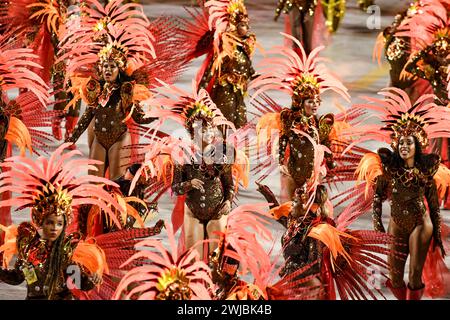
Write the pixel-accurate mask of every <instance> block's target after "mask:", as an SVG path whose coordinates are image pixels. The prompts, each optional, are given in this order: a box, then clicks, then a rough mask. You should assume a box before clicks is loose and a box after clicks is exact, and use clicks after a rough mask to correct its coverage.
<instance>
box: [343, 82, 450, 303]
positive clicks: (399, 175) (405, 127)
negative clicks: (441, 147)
mask: <svg viewBox="0 0 450 320" xmlns="http://www.w3.org/2000/svg"><path fill="white" fill-rule="evenodd" d="M380 94H382V95H383V96H384V100H383V99H378V98H366V99H367V100H368V101H370V102H372V103H371V104H362V105H355V106H353V107H352V108H357V109H363V110H373V111H375V112H376V113H377V115H376V117H378V118H379V119H380V120H381V121H382V124H364V123H360V125H358V126H355V127H353V128H352V129H351V131H349V132H348V134H349V135H352V136H353V137H355V139H356V142H355V143H358V142H362V141H367V140H371V139H373V140H378V141H381V142H384V143H390V144H391V147H392V150H389V149H387V148H381V149H379V150H378V152H377V153H376V154H375V153H369V154H366V155H365V156H364V157H363V159H362V160H361V163H360V165H359V168H358V174H359V178H360V179H364V180H365V181H366V183H365V184H361V185H359V186H357V187H355V189H359V192H355V193H354V195H355V196H358V197H357V198H356V200H355V201H354V202H353V203H352V204H351V205H350V206H349V207H350V208H352V207H353V208H355V207H367V206H365V205H363V203H364V202H369V203H370V202H371V201H372V206H373V224H374V229H375V230H377V231H381V232H385V228H384V226H383V223H382V219H381V215H382V203H383V202H384V201H385V200H387V199H390V204H391V219H390V222H389V227H388V233H389V234H391V235H393V236H394V237H395V241H396V242H395V244H394V246H393V249H394V250H395V251H397V252H402V253H404V254H405V255H409V257H410V265H409V283H408V285H405V282H404V281H403V277H404V269H405V263H406V259H404V258H402V259H398V258H397V257H395V256H390V257H389V264H390V268H391V271H390V279H389V281H388V282H387V286H388V287H389V288H390V289H391V290H392V292H393V293H394V295H395V296H396V297H397V298H398V299H408V300H416V299H420V298H421V297H422V295H423V293H424V290H426V292H427V293H428V295H431V296H443V295H445V289H446V288H445V287H446V284H445V280H443V279H442V277H443V276H444V275H443V273H444V274H445V273H448V270H447V268H446V267H445V264H444V262H443V259H442V257H443V256H444V255H445V251H444V246H443V239H442V236H441V229H442V226H441V224H442V222H441V216H440V214H439V202H440V199H442V197H443V196H444V195H445V192H446V189H447V188H448V185H449V182H450V178H449V177H450V176H449V171H448V169H447V168H446V167H445V166H443V165H442V164H440V163H441V161H440V157H439V156H438V155H437V154H433V153H431V154H425V153H423V150H425V148H426V147H427V145H428V142H429V140H430V139H433V138H439V137H449V136H450V131H449V130H448V128H449V123H450V122H449V121H450V112H449V110H448V109H447V108H445V107H442V106H437V105H435V104H434V103H432V102H430V100H432V99H433V95H424V96H422V97H421V98H419V99H418V100H417V101H416V103H415V104H412V103H411V101H410V99H409V97H408V95H407V94H406V93H405V92H404V91H402V90H400V89H396V88H386V89H384V90H383V91H381V92H380ZM370 195H373V198H371V197H370ZM425 199H426V201H427V206H426V205H425V201H424V200H425ZM427 208H428V210H427ZM363 211H364V210H362V211H361V212H363ZM427 254H428V256H427ZM425 269H426V270H428V271H427V273H424V270H425ZM423 280H425V284H424V283H423V282H422V281H423ZM443 281H444V282H443ZM425 285H428V287H426V286H425Z"/></svg>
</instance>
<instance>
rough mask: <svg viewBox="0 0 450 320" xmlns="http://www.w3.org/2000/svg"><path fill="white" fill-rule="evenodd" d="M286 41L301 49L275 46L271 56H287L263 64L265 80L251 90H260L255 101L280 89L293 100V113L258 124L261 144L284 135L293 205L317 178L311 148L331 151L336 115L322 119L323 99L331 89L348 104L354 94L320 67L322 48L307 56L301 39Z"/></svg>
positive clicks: (284, 168) (282, 152)
mask: <svg viewBox="0 0 450 320" xmlns="http://www.w3.org/2000/svg"><path fill="white" fill-rule="evenodd" d="M285 36H286V37H288V38H289V39H291V40H292V41H294V42H296V43H297V45H298V47H299V50H293V49H291V48H288V47H275V48H274V50H273V51H272V53H274V54H281V55H282V57H281V58H278V57H273V58H272V57H270V58H266V59H264V60H263V61H262V62H261V64H262V65H264V66H266V67H265V68H264V69H262V71H261V76H259V77H258V78H257V79H255V80H254V81H253V82H252V83H251V84H250V88H252V89H255V90H256V92H255V93H254V95H253V97H255V96H257V95H259V94H261V93H263V92H264V91H267V90H281V91H283V92H286V93H288V94H289V95H290V96H291V99H292V105H291V107H290V108H283V109H282V110H274V112H270V113H266V114H265V115H264V116H263V117H261V119H259V121H258V124H257V132H258V137H259V140H260V142H259V143H262V142H264V140H267V139H266V138H265V137H264V134H266V135H267V136H270V135H271V134H272V135H273V132H279V140H278V143H279V146H278V150H279V158H278V163H279V165H280V171H281V173H282V175H283V176H284V180H285V181H284V182H282V183H284V188H285V189H286V192H287V197H288V198H289V199H288V200H291V199H292V198H293V196H294V192H295V189H297V188H301V187H303V186H304V185H305V184H309V180H310V178H311V176H312V175H313V172H314V166H315V160H314V148H313V144H312V143H313V142H315V143H320V144H322V145H325V146H327V147H330V133H331V132H332V129H333V125H334V116H333V114H326V115H323V116H320V117H318V115H317V111H318V108H319V106H320V104H321V97H320V95H321V94H322V93H323V92H325V91H327V90H333V91H335V92H336V93H338V94H339V95H341V96H342V97H344V98H345V99H347V100H348V97H349V95H348V93H347V89H346V88H345V87H344V85H343V84H342V83H341V82H340V81H339V80H337V79H336V78H334V77H333V76H332V75H331V74H329V72H328V70H327V69H326V67H325V66H324V65H323V64H320V63H319V62H320V61H321V58H318V57H317V55H318V54H319V52H320V51H321V50H322V49H323V47H319V48H316V49H315V50H314V51H313V52H312V53H311V54H310V55H309V56H307V55H306V53H305V51H304V50H303V48H302V46H301V44H300V42H299V41H298V40H296V39H295V38H293V37H292V36H289V35H285ZM275 130H276V131H275ZM302 132H303V133H307V134H308V135H310V136H311V137H312V138H313V140H311V139H309V138H308V137H307V136H305V135H304V134H302ZM272 150H274V149H272ZM326 163H327V165H328V167H329V168H332V167H334V162H333V159H332V154H331V153H330V152H327V153H326ZM320 165H321V164H320ZM315 171H318V170H315ZM308 188H309V186H308Z"/></svg>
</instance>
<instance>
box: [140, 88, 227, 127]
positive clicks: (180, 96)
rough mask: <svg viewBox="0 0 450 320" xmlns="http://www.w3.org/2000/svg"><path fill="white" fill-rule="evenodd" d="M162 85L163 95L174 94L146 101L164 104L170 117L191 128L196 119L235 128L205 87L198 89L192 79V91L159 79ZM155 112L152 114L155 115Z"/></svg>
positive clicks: (156, 104) (157, 104) (153, 103)
mask: <svg viewBox="0 0 450 320" xmlns="http://www.w3.org/2000/svg"><path fill="white" fill-rule="evenodd" d="M159 82H160V83H161V84H162V85H163V86H162V87H161V93H163V94H164V95H166V94H167V95H172V96H174V95H175V98H173V99H172V98H170V97H167V96H166V97H164V98H160V97H155V98H153V99H151V100H149V101H148V103H149V104H150V105H152V106H161V105H162V106H165V107H166V108H168V109H169V110H170V112H171V117H172V118H173V119H174V120H175V121H177V122H179V123H180V124H182V125H184V126H186V129H188V130H191V129H192V128H193V126H195V124H196V122H197V121H202V122H203V121H205V122H207V123H210V124H212V125H213V126H222V125H224V126H228V127H230V128H231V129H232V130H235V127H234V124H233V123H232V122H230V121H228V120H227V119H226V118H225V116H224V115H223V114H222V112H221V111H220V109H219V108H218V107H217V106H216V104H215V103H214V102H213V101H212V100H211V97H210V96H209V94H208V92H207V91H206V90H205V89H200V90H198V87H197V83H196V81H195V80H192V93H188V92H186V91H184V90H181V89H179V88H177V87H175V86H173V85H169V84H167V83H164V82H162V81H159ZM156 115H157V114H152V116H156Z"/></svg>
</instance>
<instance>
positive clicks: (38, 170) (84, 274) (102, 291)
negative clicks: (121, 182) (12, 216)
mask: <svg viewBox="0 0 450 320" xmlns="http://www.w3.org/2000/svg"><path fill="white" fill-rule="evenodd" d="M68 146H69V144H64V145H62V146H61V147H59V148H58V149H57V150H56V151H55V152H54V153H53V154H52V155H51V157H50V158H49V159H45V158H42V157H40V158H39V159H38V162H37V163H35V162H34V161H32V160H30V159H28V158H25V157H12V158H8V159H6V160H5V162H4V163H3V164H2V165H1V166H2V167H8V168H10V171H7V172H6V173H5V174H4V175H2V177H1V186H0V190H4V189H10V190H12V191H14V192H16V193H18V194H19V195H18V196H17V197H15V198H13V199H10V200H8V201H3V202H2V203H1V204H0V205H1V206H10V205H13V206H18V210H21V209H25V208H31V217H32V223H28V222H24V223H22V224H21V225H20V226H19V227H18V228H16V227H15V226H10V227H8V228H6V233H7V235H8V237H7V238H8V240H9V241H8V242H7V243H5V244H4V245H3V246H2V247H1V251H3V252H4V267H7V266H8V264H9V261H11V258H12V256H13V255H15V254H17V261H16V263H15V266H14V269H12V270H6V269H2V270H1V273H0V278H1V280H2V281H5V282H7V283H9V284H16V285H17V284H20V283H22V282H23V281H24V280H26V281H27V288H28V291H27V299H72V297H73V295H75V296H80V295H81V294H80V293H79V289H81V290H85V291H86V290H91V289H93V287H94V285H93V283H92V281H91V279H90V275H92V274H94V273H97V274H99V275H100V276H102V278H103V283H102V284H101V285H100V287H99V288H97V290H95V296H96V297H102V298H103V299H105V298H109V297H111V294H112V293H111V292H110V291H111V290H112V291H114V288H115V286H114V282H113V281H112V280H111V277H112V276H116V277H117V276H118V275H120V272H118V271H117V270H118V265H117V264H119V265H120V264H121V263H122V262H123V261H125V260H126V259H128V258H129V257H130V256H131V255H133V253H134V252H135V251H134V250H133V249H132V248H130V246H132V245H133V243H134V242H133V241H134V240H135V239H136V238H139V237H147V236H150V235H154V234H156V233H159V231H160V230H161V229H160V228H161V225H157V226H156V228H143V229H138V230H139V231H138V232H133V231H118V232H116V233H112V234H111V236H103V237H102V236H100V237H97V238H90V239H86V240H81V238H80V237H81V235H80V233H78V232H73V233H70V232H71V231H75V230H76V225H77V223H76V219H74V218H76V215H77V212H78V209H79V207H80V206H81V205H85V204H90V205H94V206H98V207H99V208H101V210H103V211H104V212H106V213H107V214H108V215H109V216H110V217H111V219H112V220H113V221H114V223H116V224H118V225H119V221H118V220H117V219H116V217H115V215H114V210H119V211H121V210H122V208H121V206H120V205H119V203H118V202H117V201H116V200H115V199H114V198H113V197H112V196H111V195H110V194H109V193H108V192H107V191H106V190H104V189H103V188H102V187H101V185H110V186H116V185H115V184H114V183H113V182H111V181H109V180H107V179H105V178H100V177H96V176H93V175H83V176H77V175H79V173H80V171H83V170H87V169H88V168H89V167H91V166H92V165H93V164H94V163H95V162H96V161H94V160H88V159H75V158H74V156H75V155H80V152H78V151H72V152H69V153H66V154H64V155H63V154H62V152H63V150H65V149H67V147H68ZM52 214H54V215H56V216H63V221H64V222H63V223H64V227H63V231H62V233H61V235H60V236H59V237H58V238H57V239H56V240H55V241H54V242H49V241H48V240H46V239H44V238H42V237H41V236H40V233H39V232H38V228H41V227H42V225H43V223H44V222H45V220H46V218H47V217H48V216H49V215H52ZM77 266H78V268H79V270H80V271H81V279H80V281H81V282H78V285H80V284H81V287H77V286H74V285H75V284H77V279H75V278H73V277H71V274H73V272H74V269H73V268H76V267H77ZM72 280H73V281H74V283H72V282H71V281H72ZM116 285H117V284H116ZM111 288H112V289H111ZM108 293H109V296H108Z"/></svg>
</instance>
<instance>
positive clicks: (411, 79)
mask: <svg viewBox="0 0 450 320" xmlns="http://www.w3.org/2000/svg"><path fill="white" fill-rule="evenodd" d="M433 12H436V13H438V14H446V9H445V7H444V6H443V4H442V3H441V1H439V0H425V1H423V0H422V1H419V0H417V1H414V2H412V3H411V4H410V6H409V7H408V9H406V10H405V11H404V12H402V13H399V14H397V15H396V16H395V18H394V22H393V23H392V24H391V25H390V26H388V27H387V28H386V29H384V31H383V32H382V33H380V35H379V36H378V39H377V44H376V46H375V49H374V57H376V58H377V59H378V61H379V62H380V60H381V54H382V52H384V55H385V57H386V59H387V61H388V63H389V65H390V67H391V68H390V85H389V86H390V87H396V88H399V89H402V90H405V91H406V92H408V94H409V96H410V98H411V99H412V100H413V101H415V100H416V99H417V98H419V97H420V96H421V95H422V94H426V93H431V92H432V88H431V86H430V84H429V83H428V82H427V81H426V80H425V79H421V78H417V77H415V75H414V74H410V73H405V72H404V68H405V66H406V64H407V62H408V60H409V58H410V54H411V52H413V51H414V50H412V47H415V46H416V43H415V40H416V39H411V37H408V36H405V35H404V32H403V31H404V29H405V28H408V25H409V24H410V20H411V19H412V20H415V19H417V17H416V18H415V16H416V15H418V16H421V15H427V14H429V13H432V14H433ZM419 19H420V17H419ZM426 25H427V24H424V25H417V24H415V23H414V28H419V30H421V29H423V28H424V27H426Z"/></svg>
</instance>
